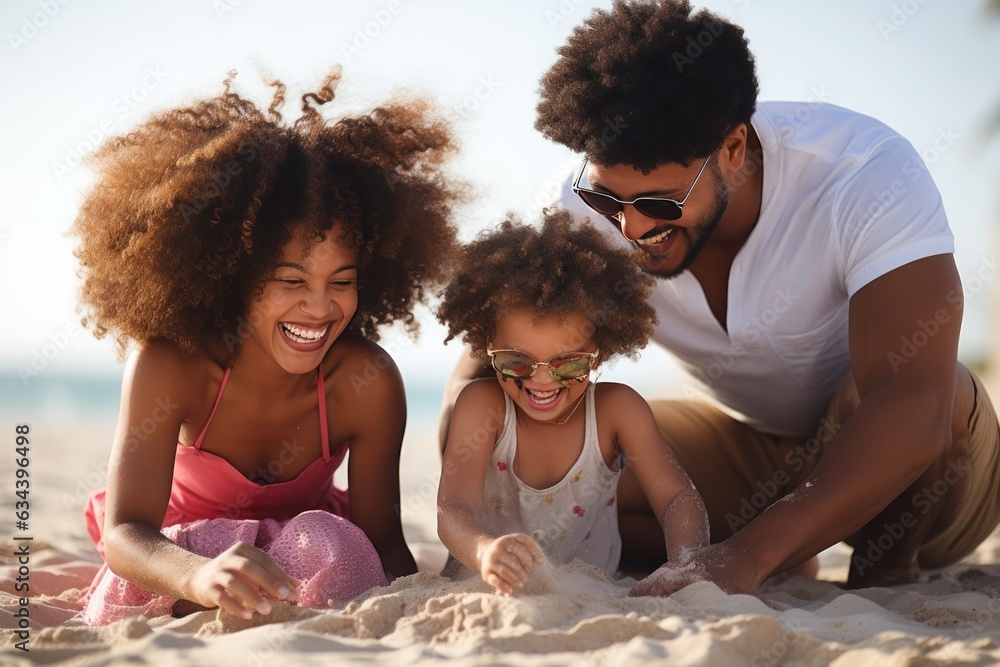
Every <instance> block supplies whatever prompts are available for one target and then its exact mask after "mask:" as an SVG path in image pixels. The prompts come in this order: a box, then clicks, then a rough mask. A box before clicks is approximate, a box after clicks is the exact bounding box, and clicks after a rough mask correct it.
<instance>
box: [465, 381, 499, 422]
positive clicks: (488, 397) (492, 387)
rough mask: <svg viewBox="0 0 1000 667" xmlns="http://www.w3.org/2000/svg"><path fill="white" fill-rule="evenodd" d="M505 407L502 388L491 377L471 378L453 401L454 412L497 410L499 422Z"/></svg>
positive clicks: (487, 411)
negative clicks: (499, 416) (499, 415)
mask: <svg viewBox="0 0 1000 667" xmlns="http://www.w3.org/2000/svg"><path fill="white" fill-rule="evenodd" d="M505 409H506V406H505V405H504V393H503V389H501V388H500V385H499V384H497V381H496V380H494V379H493V378H479V379H476V380H472V381H471V382H469V383H468V384H467V385H465V386H464V387H463V388H462V391H461V392H460V393H459V394H458V400H456V401H455V412H456V414H458V413H461V414H469V413H472V414H483V413H493V412H496V411H498V410H499V411H500V414H501V419H500V422H501V423H502V422H503V419H502V415H503V412H504V410H505Z"/></svg>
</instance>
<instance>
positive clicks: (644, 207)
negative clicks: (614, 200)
mask: <svg viewBox="0 0 1000 667" xmlns="http://www.w3.org/2000/svg"><path fill="white" fill-rule="evenodd" d="M634 206H635V210H637V211H639V213H642V214H643V215H645V216H647V217H650V218H656V219H657V220H679V219H680V217H681V207H680V206H678V205H677V202H675V201H672V200H670V199H639V200H638V201H636V202H635V204H634Z"/></svg>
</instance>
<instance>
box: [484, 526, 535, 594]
mask: <svg viewBox="0 0 1000 667" xmlns="http://www.w3.org/2000/svg"><path fill="white" fill-rule="evenodd" d="M479 560H480V563H481V566H480V569H479V573H480V574H481V575H482V576H483V581H485V582H486V583H488V584H489V585H490V586H493V587H494V588H495V589H497V592H498V593H501V594H503V595H510V594H511V593H513V592H514V589H515V588H524V581H525V580H526V579H527V578H528V575H529V574H531V570H532V569H533V568H534V566H535V564H538V565H541V564H543V563H544V562H545V554H543V553H542V548H541V547H540V546H538V542H536V541H535V540H534V539H532V538H531V537H530V536H528V535H525V534H524V533H512V534H510V535H504V536H503V537H498V538H496V539H495V540H493V541H492V542H489V543H488V544H487V545H486V546H485V547H483V549H482V551H481V553H480V555H479Z"/></svg>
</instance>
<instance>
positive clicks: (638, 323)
mask: <svg viewBox="0 0 1000 667" xmlns="http://www.w3.org/2000/svg"><path fill="white" fill-rule="evenodd" d="M653 284H654V281H653V280H652V279H651V278H649V276H647V275H646V274H645V273H644V272H643V271H642V269H640V268H639V266H638V264H636V262H635V259H634V258H633V257H632V255H631V254H630V253H628V252H625V251H623V250H619V249H616V248H612V247H611V246H609V245H608V243H607V242H606V241H605V239H604V238H603V237H602V236H601V234H600V233H599V232H598V231H597V230H595V229H594V228H593V227H592V226H590V225H575V224H574V222H573V219H572V216H571V215H570V214H569V212H567V211H565V210H556V211H551V210H548V209H546V210H545V211H544V212H543V222H542V226H541V229H538V228H537V227H533V226H530V225H526V224H524V223H522V222H521V221H520V220H519V219H518V218H517V216H516V215H514V214H508V216H507V218H506V219H505V220H504V221H503V222H502V223H501V224H500V226H499V227H498V228H496V229H494V230H492V231H487V232H484V233H482V234H480V236H479V237H478V238H476V240H474V241H473V242H471V243H469V244H468V245H466V246H465V252H464V253H463V255H462V257H461V259H460V260H459V261H458V266H457V267H456V269H455V275H454V276H453V277H452V279H451V281H450V282H449V283H448V286H447V287H446V288H445V290H444V293H443V296H444V301H443V303H442V304H441V305H440V307H439V308H438V311H437V316H438V319H439V320H440V321H441V322H442V323H443V324H445V325H446V326H447V327H448V337H447V338H446V339H445V342H448V341H449V340H451V339H452V338H455V337H456V336H458V335H459V334H462V333H463V332H464V335H463V336H462V340H463V341H465V342H466V343H467V344H469V345H470V346H471V347H472V349H473V351H474V353H475V354H477V355H479V356H482V357H483V358H485V351H486V345H487V343H488V342H489V340H490V338H491V336H492V335H493V330H494V327H495V326H496V322H497V318H498V317H499V316H501V315H503V314H504V313H509V312H513V311H516V310H523V309H527V310H531V311H535V312H536V313H537V314H538V315H539V317H544V316H548V315H557V316H566V315H569V314H573V313H576V314H579V315H582V316H583V317H585V318H586V319H587V320H589V321H590V322H591V323H592V324H593V327H594V328H593V339H594V342H595V343H596V344H597V346H598V348H599V349H600V351H601V360H602V361H605V360H607V359H609V358H611V357H614V356H617V355H625V356H628V357H634V356H635V353H636V352H637V351H638V350H640V349H641V348H643V347H645V345H646V343H647V342H648V341H649V337H650V336H651V335H652V333H653V327H654V326H655V325H656V323H657V319H656V312H655V311H654V310H653V307H652V306H650V305H649V303H648V302H647V298H648V297H649V294H650V292H651V291H652V289H653Z"/></svg>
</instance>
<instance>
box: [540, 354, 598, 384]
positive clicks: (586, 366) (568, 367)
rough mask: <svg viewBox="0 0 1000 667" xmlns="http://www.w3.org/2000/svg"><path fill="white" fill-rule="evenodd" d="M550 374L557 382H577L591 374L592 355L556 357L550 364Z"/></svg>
mask: <svg viewBox="0 0 1000 667" xmlns="http://www.w3.org/2000/svg"><path fill="white" fill-rule="evenodd" d="M549 372H550V373H551V374H552V379H554V380H556V381H562V380H576V379H577V378H582V377H583V376H585V375H587V374H588V373H589V372H590V355H587V356H583V355H579V354H574V355H566V356H565V357H556V358H554V359H553V360H552V361H551V362H549Z"/></svg>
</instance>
